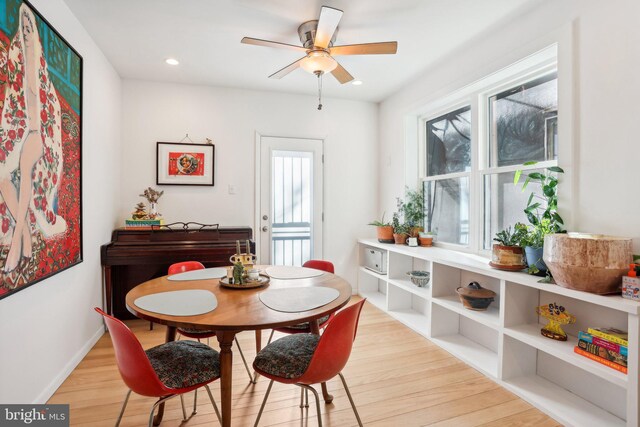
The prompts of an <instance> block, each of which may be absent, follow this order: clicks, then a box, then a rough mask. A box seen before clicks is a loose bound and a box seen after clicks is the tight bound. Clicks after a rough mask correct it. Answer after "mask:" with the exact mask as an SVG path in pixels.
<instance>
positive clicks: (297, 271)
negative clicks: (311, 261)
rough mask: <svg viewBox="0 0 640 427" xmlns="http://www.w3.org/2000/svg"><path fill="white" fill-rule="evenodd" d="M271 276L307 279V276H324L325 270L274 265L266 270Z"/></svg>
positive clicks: (275, 277)
mask: <svg viewBox="0 0 640 427" xmlns="http://www.w3.org/2000/svg"><path fill="white" fill-rule="evenodd" d="M266 273H267V274H268V275H269V277H272V278H274V279H285V280H286V279H305V278H307V277H317V276H322V275H323V274H324V271H322V270H316V269H315V268H306V267H292V266H286V265H274V266H273V267H269V268H267V270H266Z"/></svg>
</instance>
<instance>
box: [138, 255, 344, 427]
mask: <svg viewBox="0 0 640 427" xmlns="http://www.w3.org/2000/svg"><path fill="white" fill-rule="evenodd" d="M266 267H267V266H258V268H260V269H261V270H264V269H265V268H266ZM311 286H320V287H328V288H333V289H336V290H338V292H339V295H338V297H337V298H336V299H334V300H333V301H331V302H330V303H328V304H326V305H323V306H321V307H318V308H314V309H312V310H308V311H302V312H293V313H291V312H282V311H276V310H273V309H271V308H269V307H267V306H266V305H265V304H263V303H262V301H261V300H260V294H261V293H262V292H265V291H266V290H269V289H279V288H292V287H311ZM189 289H197V290H208V291H210V292H212V293H213V294H214V295H215V297H216V299H217V307H216V308H215V309H214V310H212V311H210V312H208V313H205V314H200V315H196V316H170V315H164V314H160V313H154V312H151V311H146V310H143V309H141V308H140V307H138V306H136V304H135V301H136V300H137V299H138V298H140V297H144V296H147V295H152V294H158V293H163V292H171V291H180V290H189ZM351 294H352V290H351V286H350V285H349V283H348V282H347V281H346V280H344V279H342V278H341V277H339V276H336V275H335V274H331V273H326V272H325V273H323V274H322V275H320V276H316V277H308V278H299V279H274V278H270V282H269V283H268V284H267V285H266V286H262V287H259V288H253V289H230V288H225V287H223V286H220V283H219V279H203V280H189V281H176V280H169V279H168V276H163V277H158V278H156V279H153V280H149V281H148V282H144V283H142V284H140V285H138V286H136V287H135V288H133V289H132V290H131V291H129V293H127V297H126V304H127V309H128V310H129V311H130V312H131V313H132V314H134V315H135V316H136V317H139V318H141V319H145V320H149V321H152V322H154V323H160V324H163V325H166V326H167V331H166V341H167V342H169V341H173V340H175V337H176V328H189V329H200V330H203V331H204V330H209V331H211V330H213V331H215V332H216V337H217V338H218V342H219V343H220V395H221V396H220V400H221V412H222V425H223V426H224V427H230V426H231V400H232V393H231V392H232V366H233V353H232V351H231V345H232V343H233V340H234V337H235V336H236V334H237V333H239V332H241V331H249V330H253V331H256V351H259V350H260V348H261V339H260V338H261V336H262V334H261V332H260V331H261V330H262V329H273V328H279V327H284V326H291V325H295V324H297V323H302V322H310V325H311V330H312V332H314V333H319V330H318V322H317V319H319V318H321V317H323V316H326V315H328V314H331V313H333V312H335V311H336V310H338V309H340V308H341V307H343V306H345V305H346V304H347V302H349V299H350V298H351ZM322 391H323V395H324V398H325V401H326V402H327V403H329V402H331V399H332V397H331V395H329V394H328V392H327V389H326V385H325V384H323V385H322ZM163 412H164V404H162V405H161V406H160V407H159V409H158V414H157V415H156V418H155V420H154V425H158V424H159V423H160V421H161V420H162V416H163Z"/></svg>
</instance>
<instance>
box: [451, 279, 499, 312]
mask: <svg viewBox="0 0 640 427" xmlns="http://www.w3.org/2000/svg"><path fill="white" fill-rule="evenodd" d="M456 292H457V294H458V297H459V298H460V301H461V302H462V305H463V306H464V308H467V309H469V310H474V311H485V310H486V309H487V308H489V305H490V304H491V303H492V302H493V300H494V298H495V296H496V293H495V292H493V291H492V290H490V289H485V288H483V287H482V286H480V283H478V282H471V283H469V284H468V285H467V286H466V287H462V286H460V287H459V288H457V289H456Z"/></svg>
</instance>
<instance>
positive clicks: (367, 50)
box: [331, 42, 398, 55]
mask: <svg viewBox="0 0 640 427" xmlns="http://www.w3.org/2000/svg"><path fill="white" fill-rule="evenodd" d="M397 51H398V42H381V43H364V44H349V45H344V46H333V47H332V48H331V55H382V54H394V53H396V52H397Z"/></svg>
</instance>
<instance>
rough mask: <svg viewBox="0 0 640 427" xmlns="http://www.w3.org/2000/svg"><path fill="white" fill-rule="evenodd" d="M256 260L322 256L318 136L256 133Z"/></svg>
mask: <svg viewBox="0 0 640 427" xmlns="http://www.w3.org/2000/svg"><path fill="white" fill-rule="evenodd" d="M257 143H258V147H257V153H258V157H259V159H257V162H256V164H257V165H258V168H259V170H258V171H256V176H257V177H259V183H258V185H257V188H258V189H259V191H258V199H259V201H258V203H257V206H258V211H257V212H256V243H257V245H258V246H257V247H258V248H259V250H258V261H259V262H260V263H261V264H272V265H297V266H300V265H302V264H303V263H304V262H305V261H307V260H309V259H321V258H322V219H323V218H322V212H323V208H322V140H320V139H301V138H282V137H270V136H261V135H258V136H257Z"/></svg>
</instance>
